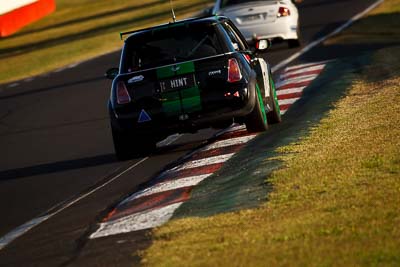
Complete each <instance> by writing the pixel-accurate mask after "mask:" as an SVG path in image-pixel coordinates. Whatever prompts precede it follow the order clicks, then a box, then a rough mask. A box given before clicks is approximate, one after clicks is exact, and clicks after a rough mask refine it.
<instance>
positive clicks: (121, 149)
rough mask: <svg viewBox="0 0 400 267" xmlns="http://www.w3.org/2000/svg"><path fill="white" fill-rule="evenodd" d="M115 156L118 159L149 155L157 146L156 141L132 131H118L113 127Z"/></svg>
mask: <svg viewBox="0 0 400 267" xmlns="http://www.w3.org/2000/svg"><path fill="white" fill-rule="evenodd" d="M112 137H113V141H114V149H115V156H116V157H117V159H118V160H121V161H123V160H128V159H132V158H134V157H137V156H147V155H148V154H150V153H151V152H152V151H154V149H155V148H156V141H155V140H154V139H152V138H149V137H145V136H138V135H135V134H132V133H131V132H123V131H118V130H116V129H113V128H112Z"/></svg>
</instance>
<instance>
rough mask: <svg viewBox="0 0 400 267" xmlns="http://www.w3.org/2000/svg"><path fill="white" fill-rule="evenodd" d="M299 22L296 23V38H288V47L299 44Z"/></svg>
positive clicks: (294, 46) (298, 45)
mask: <svg viewBox="0 0 400 267" xmlns="http://www.w3.org/2000/svg"><path fill="white" fill-rule="evenodd" d="M299 29H300V24H299V23H297V39H289V40H288V47H289V48H296V47H300V46H301V41H300V40H301V37H300V30H299Z"/></svg>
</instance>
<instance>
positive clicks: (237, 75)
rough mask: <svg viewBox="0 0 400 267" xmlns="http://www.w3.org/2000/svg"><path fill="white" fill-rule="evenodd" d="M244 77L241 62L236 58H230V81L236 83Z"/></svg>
mask: <svg viewBox="0 0 400 267" xmlns="http://www.w3.org/2000/svg"><path fill="white" fill-rule="evenodd" d="M241 79H242V73H241V72H240V67H239V63H238V62H237V60H236V58H230V59H229V61H228V82H230V83H234V82H238V81H240V80H241Z"/></svg>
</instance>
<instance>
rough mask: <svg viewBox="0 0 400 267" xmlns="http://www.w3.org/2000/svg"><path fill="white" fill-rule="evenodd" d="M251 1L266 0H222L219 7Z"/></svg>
mask: <svg viewBox="0 0 400 267" xmlns="http://www.w3.org/2000/svg"><path fill="white" fill-rule="evenodd" d="M251 2H266V0H223V1H222V2H221V8H224V7H227V6H233V5H239V4H245V3H251Z"/></svg>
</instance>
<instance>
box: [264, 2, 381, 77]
mask: <svg viewBox="0 0 400 267" xmlns="http://www.w3.org/2000/svg"><path fill="white" fill-rule="evenodd" d="M383 1H384V0H378V1H376V2H375V3H374V4H372V5H371V6H369V7H368V8H367V9H365V10H364V11H362V12H360V13H358V14H357V15H355V16H354V17H352V18H351V19H350V20H349V21H347V22H346V23H344V24H343V25H342V26H340V27H338V28H336V30H334V31H333V32H331V33H329V34H328V35H325V36H324V37H321V38H319V39H318V40H316V41H314V42H311V43H310V44H308V45H307V46H306V47H304V48H303V49H301V50H300V51H299V52H297V53H295V54H293V55H292V56H290V57H289V58H287V59H285V60H283V61H281V62H280V63H279V64H277V65H275V66H274V67H273V68H272V69H271V71H272V73H274V72H276V71H277V70H279V69H281V68H283V67H285V66H287V65H288V64H289V63H290V62H292V61H293V60H295V59H297V58H298V57H300V56H301V55H303V54H304V53H306V52H308V51H310V50H311V49H312V48H314V47H315V46H317V45H319V44H320V43H322V42H324V41H325V40H327V39H328V38H330V37H332V36H334V35H336V34H338V33H340V32H341V31H343V30H344V29H346V28H347V27H349V26H350V25H351V24H353V23H354V22H355V21H357V20H359V19H360V18H361V17H363V16H364V15H365V14H367V13H368V12H369V11H371V10H372V9H374V8H375V7H377V6H378V5H379V4H381V3H383Z"/></svg>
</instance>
